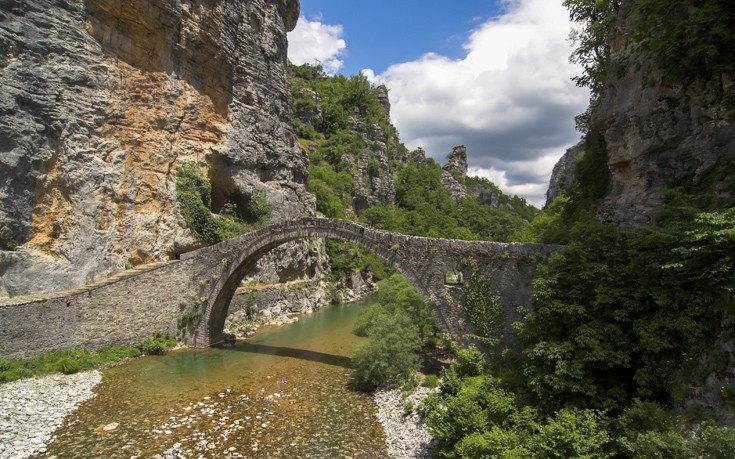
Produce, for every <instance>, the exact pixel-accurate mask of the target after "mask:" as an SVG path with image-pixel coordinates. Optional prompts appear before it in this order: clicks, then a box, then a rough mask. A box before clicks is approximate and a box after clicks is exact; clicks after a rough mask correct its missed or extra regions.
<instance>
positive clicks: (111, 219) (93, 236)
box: [0, 0, 318, 295]
mask: <svg viewBox="0 0 735 459" xmlns="http://www.w3.org/2000/svg"><path fill="white" fill-rule="evenodd" d="M298 13H299V2H298V0H252V1H247V2H234V3H233V2H213V1H209V0H193V1H184V0H145V1H144V0H131V1H126V2H107V1H102V0H87V1H85V2H81V1H66V0H36V1H32V2H29V1H19V0H0V87H2V88H3V89H2V91H0V164H1V166H0V244H2V247H0V249H12V248H14V247H15V246H16V245H17V244H22V246H21V248H20V249H18V250H16V251H13V252H3V253H2V255H1V256H0V275H2V279H1V280H0V283H2V286H0V293H2V292H5V293H7V294H10V295H16V294H23V293H29V292H40V291H50V290H58V289H63V288H68V287H73V286H77V285H80V284H83V283H84V282H85V281H88V280H91V279H95V278H100V277H104V276H106V275H108V274H109V273H111V272H113V271H116V270H119V269H121V268H122V267H124V266H125V265H126V264H132V265H135V264H139V263H147V262H151V261H155V260H163V259H168V258H173V257H176V256H177V255H178V254H179V253H182V252H185V251H188V250H191V249H192V248H194V247H196V246H197V245H198V244H197V242H196V241H195V240H194V239H193V237H192V234H191V232H190V231H189V230H188V229H187V228H186V225H185V222H184V220H183V218H182V217H181V214H180V212H179V209H178V203H177V200H176V193H175V175H176V168H177V166H178V165H180V164H182V163H185V162H192V161H193V162H198V163H199V164H201V166H202V169H203V170H204V171H205V173H206V174H207V175H208V177H209V179H210V181H211V182H212V203H213V208H214V210H215V211H216V210H218V208H219V207H221V206H222V205H223V204H224V202H225V200H226V198H227V194H228V193H229V191H230V190H231V189H233V188H234V187H235V186H237V187H240V188H241V189H242V190H244V191H246V192H250V191H252V190H254V189H256V188H262V189H264V190H265V192H266V195H267V197H268V200H269V201H270V203H271V205H272V208H273V214H272V217H271V221H273V222H277V221H283V220H288V219H291V218H294V217H300V216H303V215H304V214H307V215H308V214H310V213H312V212H313V208H314V204H313V200H312V198H310V197H309V195H308V194H307V193H306V192H305V188H304V182H305V177H306V168H307V158H306V156H305V155H304V154H303V153H302V152H301V150H300V149H299V148H298V146H297V144H296V140H295V137H294V135H293V132H292V128H291V101H290V100H291V99H290V91H289V86H288V83H287V79H286V48H287V42H286V31H287V30H290V29H291V28H293V27H294V26H295V23H296V19H297V18H298ZM307 250H308V249H307ZM317 258H318V257H317ZM297 264H301V263H300V262H299V263H297Z"/></svg>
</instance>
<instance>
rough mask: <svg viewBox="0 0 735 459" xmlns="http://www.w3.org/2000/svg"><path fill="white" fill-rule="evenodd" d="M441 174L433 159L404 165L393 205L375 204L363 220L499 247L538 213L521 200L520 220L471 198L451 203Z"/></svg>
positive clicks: (384, 226)
mask: <svg viewBox="0 0 735 459" xmlns="http://www.w3.org/2000/svg"><path fill="white" fill-rule="evenodd" d="M441 173H442V169H441V167H439V165H438V164H437V163H436V162H435V161H433V160H431V159H428V160H426V162H425V164H423V165H421V166H416V165H415V164H413V163H409V164H407V165H406V166H405V167H403V168H401V169H400V171H399V172H398V176H397V177H396V181H395V187H396V203H395V205H393V204H377V205H375V206H373V207H371V208H369V209H367V210H365V211H364V212H363V214H362V216H361V218H362V219H363V220H364V221H365V222H366V223H368V224H370V225H371V226H374V227H376V228H380V229H385V230H389V231H396V232H399V233H404V234H414V235H419V236H427V237H444V238H450V239H470V240H495V241H503V240H506V239H507V237H508V236H509V235H510V234H511V233H513V232H515V231H517V230H519V229H521V228H523V226H525V225H526V222H525V221H524V220H523V217H522V216H521V215H528V216H532V215H535V214H536V212H537V211H536V210H535V209H534V208H533V207H531V206H529V205H528V204H527V203H526V202H525V201H524V200H522V199H520V198H517V199H518V201H513V202H515V203H516V205H517V209H519V211H521V212H522V214H521V215H519V214H515V213H511V212H509V211H508V210H507V208H505V209H504V208H501V207H499V208H493V207H490V206H487V205H484V204H482V203H481V202H480V201H478V200H477V199H475V198H471V197H467V198H463V199H459V200H455V199H453V198H452V197H451V195H450V194H449V192H448V191H447V189H446V188H445V187H444V186H443V185H442V184H441ZM477 182H479V180H477Z"/></svg>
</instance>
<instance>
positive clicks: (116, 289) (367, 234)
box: [0, 218, 559, 358]
mask: <svg viewBox="0 0 735 459" xmlns="http://www.w3.org/2000/svg"><path fill="white" fill-rule="evenodd" d="M309 238H328V239H337V240H341V241H347V242H352V243H354V244H356V245H358V246H360V247H362V248H364V249H367V250H370V251H373V252H374V253H375V254H377V255H378V256H380V257H382V258H383V259H384V260H386V261H387V262H388V263H390V264H391V265H392V266H393V267H395V269H396V270H397V271H398V272H400V273H401V274H403V275H404V276H406V278H407V279H408V280H409V282H411V284H413V286H414V287H416V290H417V291H418V293H419V294H420V295H421V297H422V298H423V299H424V301H425V302H426V304H427V306H428V308H429V310H430V312H431V314H432V315H433V317H434V319H435V320H436V322H437V324H438V326H439V328H440V329H441V330H442V331H443V332H445V333H449V334H451V335H453V336H457V337H463V336H466V335H468V334H470V333H472V325H471V324H469V323H468V322H467V320H466V319H465V317H464V314H463V312H462V308H461V299H462V296H463V293H464V288H463V286H462V285H453V284H447V283H445V281H446V278H445V276H446V274H447V273H449V272H452V273H456V272H461V273H462V277H463V278H464V279H470V275H471V272H472V270H473V269H478V270H480V271H481V272H482V273H483V274H485V275H486V276H488V278H489V279H491V282H492V286H493V289H494V291H495V293H496V294H497V295H498V296H499V298H500V302H501V305H502V306H503V308H504V310H505V316H506V328H505V336H506V337H510V336H511V335H512V329H511V326H510V324H511V323H512V322H513V321H514V320H516V319H517V312H516V308H517V306H520V305H529V304H530V299H531V284H532V281H533V279H534V278H535V277H536V267H537V264H538V263H539V262H540V261H542V260H543V259H545V258H546V257H548V256H549V255H550V254H552V253H553V252H554V251H556V250H557V249H558V248H559V247H558V246H550V245H543V244H526V243H523V244H521V243H499V242H483V241H460V240H450V239H435V238H425V237H417V236H408V235H404V234H397V233H392V232H388V231H381V230H376V229H374V228H370V227H368V226H365V225H361V224H358V223H354V222H351V221H347V220H338V219H327V218H303V219H300V220H293V221H287V222H282V223H278V224H274V225H270V226H268V227H266V228H263V229H261V230H258V231H254V232H251V233H248V234H244V235H241V236H238V237H235V238H233V239H229V240H227V241H224V242H221V243H219V244H215V245H212V246H209V247H205V248H202V249H199V250H196V251H193V252H189V253H186V254H183V255H181V257H180V260H173V261H169V262H163V263H158V264H154V265H147V266H143V267H140V268H138V269H134V270H130V271H126V272H124V273H121V274H120V275H118V276H113V277H112V278H110V279H106V280H104V281H102V282H99V283H96V284H94V285H89V286H86V287H83V288H79V289H76V290H72V291H67V292H58V293H52V294H45V295H37V296H33V297H23V298H20V297H18V298H12V299H10V300H6V301H5V302H3V303H0V356H1V357H10V358H17V357H26V356H32V355H36V354H40V353H43V352H48V351H52V350H56V349H61V348H69V347H85V348H95V347H100V346H102V345H106V344H122V343H128V344H129V343H133V342H136V341H139V340H141V339H144V338H146V337H148V336H152V335H154V334H155V333H156V332H168V333H172V334H175V333H177V331H178V328H179V322H180V320H179V319H180V318H181V317H182V316H184V315H185V314H186V313H187V312H188V311H193V310H196V311H198V312H199V313H200V314H201V316H200V317H201V319H200V321H199V326H198V329H197V330H195V331H194V333H191V335H192V336H193V337H192V338H191V340H190V342H189V344H190V345H194V346H208V345H211V344H215V343H217V342H219V341H220V340H221V338H222V332H223V327H224V323H225V318H226V316H227V311H228V307H229V303H230V300H231V299H232V296H233V294H234V293H235V290H236V289H237V287H238V286H239V285H240V283H241V281H242V279H243V278H244V276H245V275H246V274H248V272H250V271H251V270H252V268H253V267H254V266H255V264H256V262H257V261H258V259H260V258H261V257H262V256H263V255H264V254H266V253H267V252H268V251H270V250H272V249H273V248H275V247H277V246H279V245H281V244H284V243H286V242H288V241H293V240H297V239H309Z"/></svg>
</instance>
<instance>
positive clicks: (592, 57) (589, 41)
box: [564, 0, 620, 97]
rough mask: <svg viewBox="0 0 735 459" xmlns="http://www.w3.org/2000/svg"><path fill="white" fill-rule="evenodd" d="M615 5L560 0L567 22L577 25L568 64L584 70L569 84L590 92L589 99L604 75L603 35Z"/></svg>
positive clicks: (606, 49) (613, 1)
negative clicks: (565, 12)
mask: <svg viewBox="0 0 735 459" xmlns="http://www.w3.org/2000/svg"><path fill="white" fill-rule="evenodd" d="M619 4H620V2H619V1H618V0H564V6H565V7H567V9H568V10H569V18H570V19H571V20H572V21H574V22H576V23H577V24H578V25H579V28H578V29H574V30H573V31H572V33H571V36H570V38H571V39H572V41H573V42H574V43H575V45H576V48H575V49H574V51H573V52H572V56H571V61H572V62H574V63H576V64H580V65H581V66H582V68H583V69H584V73H583V74H582V75H579V76H576V77H574V78H573V80H574V81H575V82H576V83H577V85H579V86H584V87H588V88H590V89H591V90H592V93H593V95H594V94H599V93H600V90H601V89H602V84H603V82H604V78H605V75H606V74H607V71H608V67H609V63H610V45H609V43H608V41H607V38H608V37H607V35H608V32H609V31H610V27H611V25H612V23H613V20H614V18H615V14H616V13H617V10H618V7H619ZM593 97H594V96H593Z"/></svg>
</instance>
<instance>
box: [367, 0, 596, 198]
mask: <svg viewBox="0 0 735 459" xmlns="http://www.w3.org/2000/svg"><path fill="white" fill-rule="evenodd" d="M505 4H506V11H505V13H504V14H503V15H500V16H498V17H495V18H492V19H490V20H488V21H487V22H485V23H483V24H482V25H480V26H479V27H478V28H476V29H475V30H473V31H472V33H471V35H470V37H469V39H468V41H467V43H465V45H464V48H465V50H466V55H465V57H464V58H462V59H456V60H455V59H449V58H447V57H444V56H441V55H438V54H434V53H430V54H427V55H425V56H423V57H422V58H421V59H419V60H416V61H412V62H406V63H401V64H397V65H393V66H391V67H389V68H388V69H387V70H386V72H385V73H383V74H381V75H376V76H375V77H374V81H375V82H377V83H385V85H386V86H387V87H388V88H389V90H390V92H389V94H390V99H391V105H392V118H393V122H394V123H395V124H396V126H397V127H398V130H399V132H400V133H401V137H402V139H403V140H404V142H405V143H406V144H407V145H408V146H409V147H410V148H415V147H418V146H422V147H424V148H425V149H426V151H427V153H428V154H429V155H430V156H432V157H434V158H436V159H438V160H439V161H440V162H444V156H445V155H446V154H447V153H449V152H450V151H451V149H452V147H453V146H455V145H460V144H463V145H466V146H467V148H468V156H469V162H470V166H471V167H473V168H474V169H473V170H476V171H485V172H484V173H486V174H488V177H489V178H491V180H493V181H494V182H495V183H496V184H497V185H498V186H500V187H501V188H502V189H503V190H504V191H506V192H509V193H513V194H518V195H521V196H524V197H526V198H527V199H528V200H529V201H530V202H533V203H534V204H536V205H539V204H543V195H544V193H545V191H546V187H547V186H548V181H549V176H550V174H551V169H552V168H553V165H554V163H555V162H556V160H557V159H558V158H559V157H560V156H561V155H562V154H563V153H564V151H565V150H566V148H568V147H569V146H571V145H573V144H574V143H576V142H577V141H578V139H579V134H578V133H577V132H576V131H575V130H574V116H575V115H577V114H579V113H582V112H583V111H584V109H585V108H586V105H587V101H588V98H589V93H588V91H587V90H585V89H580V88H577V87H576V86H575V85H574V83H573V82H572V81H571V77H572V76H574V75H577V74H579V72H580V69H579V68H578V67H577V66H575V65H572V64H570V63H569V54H570V53H571V45H570V43H569V42H568V41H567V36H568V34H569V30H570V29H571V27H572V24H571V23H570V22H569V19H568V14H567V11H566V9H564V7H563V6H562V5H561V2H551V1H549V0H506V1H505ZM370 76H371V77H372V73H371V74H370Z"/></svg>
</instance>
